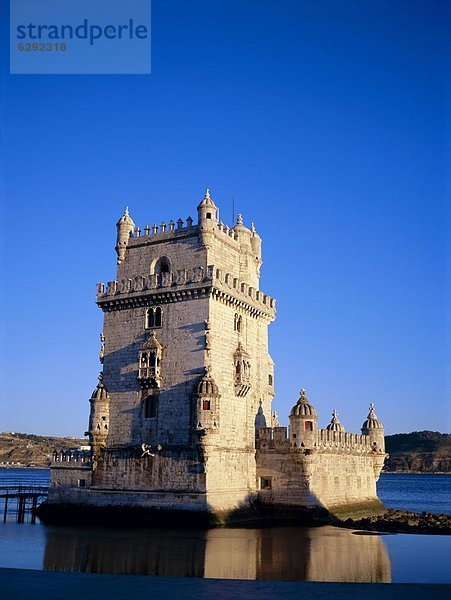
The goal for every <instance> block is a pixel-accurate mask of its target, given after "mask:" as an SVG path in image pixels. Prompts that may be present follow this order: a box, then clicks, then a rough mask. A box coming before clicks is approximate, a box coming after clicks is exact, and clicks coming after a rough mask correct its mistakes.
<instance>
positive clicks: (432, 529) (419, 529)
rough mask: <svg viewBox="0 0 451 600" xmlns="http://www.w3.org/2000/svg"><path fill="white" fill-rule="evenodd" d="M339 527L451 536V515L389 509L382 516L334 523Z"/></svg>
mask: <svg viewBox="0 0 451 600" xmlns="http://www.w3.org/2000/svg"><path fill="white" fill-rule="evenodd" d="M334 524H335V525H337V526H338V527H345V528H347V529H358V530H366V531H380V532H389V533H425V534H429V535H451V515H446V514H440V515H436V514H434V513H428V512H422V513H415V512H412V511H409V510H393V509H389V510H388V511H387V512H385V513H384V514H382V515H375V516H371V517H364V518H363V519H346V520H343V521H338V522H336V523H334Z"/></svg>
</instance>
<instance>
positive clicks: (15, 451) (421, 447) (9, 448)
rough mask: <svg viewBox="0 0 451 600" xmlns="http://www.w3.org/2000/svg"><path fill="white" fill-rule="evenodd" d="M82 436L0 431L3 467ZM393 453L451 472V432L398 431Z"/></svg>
mask: <svg viewBox="0 0 451 600" xmlns="http://www.w3.org/2000/svg"><path fill="white" fill-rule="evenodd" d="M87 444H88V441H87V440H86V439H82V438H59V437H49V436H41V435H33V434H30V433H0V468H1V467H31V466H34V467H47V466H49V464H50V461H51V454H52V451H53V450H54V448H57V449H58V450H61V449H63V450H69V448H78V447H79V446H83V445H87ZM385 447H386V451H387V453H388V454H389V455H390V457H389V458H388V460H387V462H386V464H385V469H384V470H385V471H389V472H396V471H398V472H409V471H410V472H417V473H451V435H450V434H447V433H438V432H436V431H414V432H413V433H397V434H395V435H388V436H386V438H385Z"/></svg>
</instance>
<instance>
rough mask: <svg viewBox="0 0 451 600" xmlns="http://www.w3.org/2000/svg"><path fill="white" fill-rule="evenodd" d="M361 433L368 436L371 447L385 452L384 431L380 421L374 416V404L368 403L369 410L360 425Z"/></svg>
mask: <svg viewBox="0 0 451 600" xmlns="http://www.w3.org/2000/svg"><path fill="white" fill-rule="evenodd" d="M362 434H363V435H367V436H369V438H370V443H371V447H372V448H373V450H375V451H378V452H385V432H384V427H383V425H382V423H381V422H380V421H379V419H378V418H377V416H376V413H375V411H374V404H373V403H372V402H371V404H370V412H369V413H368V416H367V418H366V421H365V422H364V423H363V425H362Z"/></svg>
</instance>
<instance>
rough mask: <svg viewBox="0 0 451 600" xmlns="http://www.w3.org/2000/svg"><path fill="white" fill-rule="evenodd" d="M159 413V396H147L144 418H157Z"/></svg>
mask: <svg viewBox="0 0 451 600" xmlns="http://www.w3.org/2000/svg"><path fill="white" fill-rule="evenodd" d="M157 413H158V396H147V398H146V399H145V401H144V418H145V419H155V418H156V417H157Z"/></svg>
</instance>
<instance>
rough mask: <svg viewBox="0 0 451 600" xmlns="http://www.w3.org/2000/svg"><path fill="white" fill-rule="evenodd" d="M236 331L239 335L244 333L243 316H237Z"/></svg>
mask: <svg viewBox="0 0 451 600" xmlns="http://www.w3.org/2000/svg"><path fill="white" fill-rule="evenodd" d="M234 330H235V331H237V332H238V333H241V332H242V331H243V318H242V316H241V315H238V314H235V323H234Z"/></svg>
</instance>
